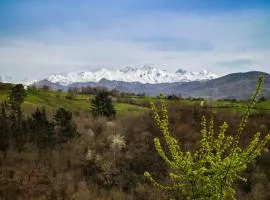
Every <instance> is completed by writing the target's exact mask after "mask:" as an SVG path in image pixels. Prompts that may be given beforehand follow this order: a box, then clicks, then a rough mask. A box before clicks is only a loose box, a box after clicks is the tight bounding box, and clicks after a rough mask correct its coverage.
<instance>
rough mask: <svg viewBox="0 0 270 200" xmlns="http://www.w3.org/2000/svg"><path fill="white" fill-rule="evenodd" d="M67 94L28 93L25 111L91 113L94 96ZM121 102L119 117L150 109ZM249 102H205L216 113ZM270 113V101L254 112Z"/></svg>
mask: <svg viewBox="0 0 270 200" xmlns="http://www.w3.org/2000/svg"><path fill="white" fill-rule="evenodd" d="M66 96H67V93H65V92H58V91H52V90H50V91H44V90H38V91H36V92H33V91H27V97H26V99H25V102H24V104H23V109H24V110H25V111H26V113H31V112H33V111H34V109H35V108H36V107H45V108H46V109H47V110H48V112H51V113H52V112H55V111H56V109H57V108H59V107H64V108H66V109H68V110H70V111H72V112H80V113H89V112H90V99H92V98H93V97H94V96H93V95H83V94H79V95H75V97H74V99H72V100H69V99H66ZM7 97H8V91H0V102H1V101H3V100H5V99H7ZM152 100H153V101H154V102H158V101H159V99H157V98H153V99H152ZM121 102H124V103H114V105H115V108H116V110H117V116H120V117H121V116H124V115H126V114H132V115H140V114H142V113H143V112H145V111H146V110H148V108H147V107H146V106H147V105H149V104H148V102H149V99H148V97H144V98H142V97H140V98H136V97H132V98H122V99H121ZM167 102H168V104H178V105H183V106H200V104H201V101H200V100H192V101H191V100H183V99H181V100H168V101H167ZM247 105H248V102H246V101H241V102H232V101H212V102H211V101H205V102H204V106H205V107H208V108H209V107H212V108H213V110H215V111H216V112H220V111H228V112H231V113H238V112H242V111H244V110H245V108H246V107H247ZM260 111H267V112H268V111H269V112H270V101H264V102H258V103H257V104H256V106H255V109H254V110H253V112H260Z"/></svg>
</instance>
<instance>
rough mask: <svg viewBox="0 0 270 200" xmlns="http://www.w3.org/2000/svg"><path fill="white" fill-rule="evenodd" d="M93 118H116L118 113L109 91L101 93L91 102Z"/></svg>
mask: <svg viewBox="0 0 270 200" xmlns="http://www.w3.org/2000/svg"><path fill="white" fill-rule="evenodd" d="M91 112H92V114H93V116H94V117H95V116H106V117H115V114H116V111H115V109H114V106H113V104H112V100H111V98H109V93H108V92H107V91H101V92H99V93H98V94H97V95H96V97H95V98H94V99H93V100H92V102H91Z"/></svg>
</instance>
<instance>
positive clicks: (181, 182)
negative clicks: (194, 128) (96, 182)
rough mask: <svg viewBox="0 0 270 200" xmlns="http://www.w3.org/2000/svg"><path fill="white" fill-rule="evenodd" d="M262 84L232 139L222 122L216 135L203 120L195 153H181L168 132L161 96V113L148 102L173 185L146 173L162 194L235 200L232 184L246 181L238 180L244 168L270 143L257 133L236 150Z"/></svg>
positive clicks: (157, 144) (269, 137)
mask: <svg viewBox="0 0 270 200" xmlns="http://www.w3.org/2000/svg"><path fill="white" fill-rule="evenodd" d="M262 84H263V77H260V78H259V81H258V84H257V87H256V91H255V93H254V95H253V97H252V99H251V102H250V104H249V106H248V107H247V110H246V113H245V114H244V116H243V118H242V120H241V122H240V125H239V128H238V130H237V132H236V134H235V135H226V131H227V129H228V127H229V125H228V124H227V123H226V122H224V123H223V124H222V125H221V126H220V127H219V131H218V132H217V133H216V132H215V131H214V128H215V127H214V120H213V119H210V120H207V119H206V117H204V116H203V117H202V121H201V126H202V129H201V140H200V147H199V149H198V150H195V151H194V152H189V151H187V152H183V151H182V150H181V146H180V144H179V143H178V141H177V140H176V139H175V138H174V137H173V136H172V135H171V133H170V131H169V119H168V113H167V106H166V102H165V100H164V98H163V97H162V96H161V98H160V103H161V111H160V112H159V111H158V109H157V107H156V106H155V104H154V103H153V102H152V101H151V109H152V112H153V114H154V119H155V121H156V124H157V126H158V127H159V129H160V130H161V132H162V135H163V137H164V139H165V144H166V145H167V147H168V152H166V151H165V150H164V148H163V147H162V145H161V142H160V139H159V138H155V139H154V145H155V148H156V150H157V152H158V154H159V155H160V157H161V158H162V159H163V160H164V161H165V163H166V164H167V165H168V168H169V174H168V177H169V178H170V179H171V181H172V184H168V185H163V184H161V183H159V182H158V181H157V180H155V179H154V178H153V177H152V175H151V174H150V173H149V172H145V173H144V175H145V177H147V178H148V179H149V180H150V181H151V182H152V183H153V184H154V185H155V186H156V187H158V188H160V189H164V190H176V191H178V192H179V193H180V194H181V195H182V196H183V197H184V198H186V199H198V200H199V199H202V200H203V199H210V200H224V199H227V198H231V199H235V189H234V188H233V183H234V181H235V180H237V179H240V180H243V181H245V180H246V179H245V178H243V177H240V176H239V174H240V173H241V172H243V171H244V170H245V169H246V168H247V165H248V164H249V163H250V162H252V160H254V159H255V158H256V157H257V156H259V155H260V153H261V151H262V149H263V148H264V147H265V145H266V144H267V142H268V141H269V140H270V135H267V136H266V137H264V138H262V139H261V137H260V136H261V134H260V133H256V134H255V135H254V137H253V138H252V139H251V140H250V142H249V144H248V145H247V146H246V147H245V148H241V147H240V146H239V139H240V135H241V134H242V132H243V131H244V128H245V126H246V124H247V122H248V117H249V114H250V111H251V109H252V108H253V107H254V104H255V102H256V99H257V97H258V95H259V93H260V90H261V87H262Z"/></svg>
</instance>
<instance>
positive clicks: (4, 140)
mask: <svg viewBox="0 0 270 200" xmlns="http://www.w3.org/2000/svg"><path fill="white" fill-rule="evenodd" d="M0 109H1V110H0V150H1V151H5V150H6V149H7V148H8V146H9V136H10V122H9V119H8V115H7V104H6V103H5V102H3V103H1V108H0Z"/></svg>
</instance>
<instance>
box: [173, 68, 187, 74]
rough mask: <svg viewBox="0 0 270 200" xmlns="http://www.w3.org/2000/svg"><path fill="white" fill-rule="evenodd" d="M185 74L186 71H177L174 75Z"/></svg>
mask: <svg viewBox="0 0 270 200" xmlns="http://www.w3.org/2000/svg"><path fill="white" fill-rule="evenodd" d="M186 72H187V71H186V70H183V69H178V70H177V71H176V72H175V73H176V74H184V73H186Z"/></svg>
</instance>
